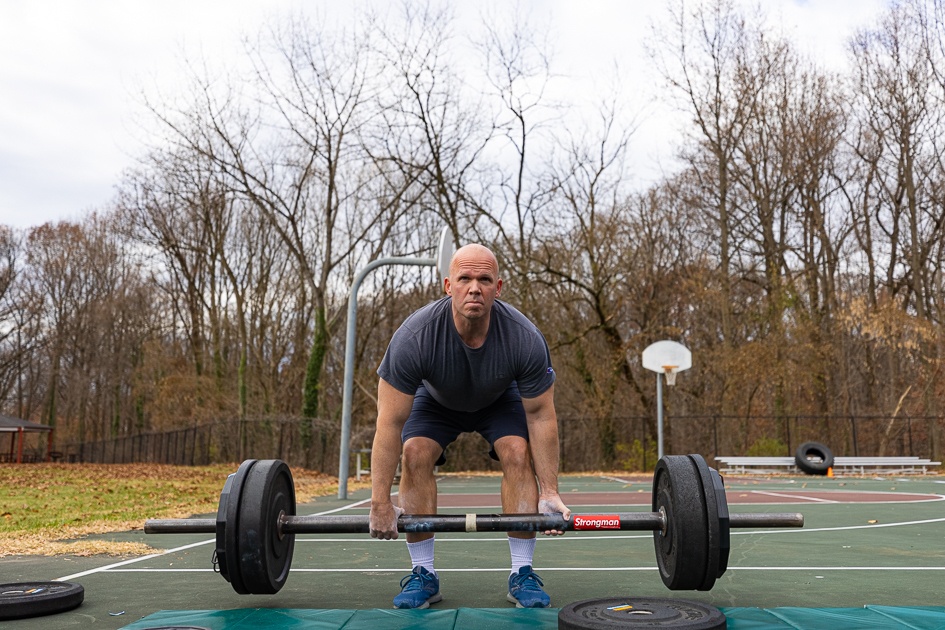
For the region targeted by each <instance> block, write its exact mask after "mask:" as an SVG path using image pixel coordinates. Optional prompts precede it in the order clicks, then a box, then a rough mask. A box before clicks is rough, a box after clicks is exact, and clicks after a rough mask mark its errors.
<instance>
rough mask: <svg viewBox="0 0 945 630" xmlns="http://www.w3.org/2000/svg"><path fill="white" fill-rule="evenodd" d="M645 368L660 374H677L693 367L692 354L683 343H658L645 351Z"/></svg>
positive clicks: (652, 344)
mask: <svg viewBox="0 0 945 630" xmlns="http://www.w3.org/2000/svg"><path fill="white" fill-rule="evenodd" d="M643 367H645V368H646V369H648V370H652V371H653V372H659V373H660V374H665V373H667V372H672V373H674V374H675V373H676V372H682V371H683V370H688V369H689V368H691V367H692V353H691V352H689V348H687V347H686V346H684V345H682V344H681V343H676V342H675V341H657V342H656V343H651V344H650V345H649V346H647V347H646V350H644V351H643Z"/></svg>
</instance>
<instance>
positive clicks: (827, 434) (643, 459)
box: [54, 415, 945, 474]
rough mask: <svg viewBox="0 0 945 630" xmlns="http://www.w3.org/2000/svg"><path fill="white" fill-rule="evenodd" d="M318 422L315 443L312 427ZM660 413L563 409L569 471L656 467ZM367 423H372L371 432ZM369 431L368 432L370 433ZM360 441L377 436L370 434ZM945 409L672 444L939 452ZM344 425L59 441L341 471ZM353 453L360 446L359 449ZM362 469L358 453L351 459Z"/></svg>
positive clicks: (694, 434)
mask: <svg viewBox="0 0 945 630" xmlns="http://www.w3.org/2000/svg"><path fill="white" fill-rule="evenodd" d="M307 422H308V423H309V425H310V427H311V429H310V431H309V435H310V437H309V439H308V440H307V442H308V444H307V446H306V440H305V439H303V427H304V426H305V424H306V423H307ZM655 425H656V422H655V419H654V418H651V417H648V416H615V417H611V418H606V419H604V420H601V419H596V418H590V417H585V416H562V417H561V418H559V426H560V436H559V437H560V442H561V470H562V472H580V471H593V470H628V471H650V470H652V469H653V467H654V466H655V464H656V435H655ZM362 433H364V432H362ZM366 435H367V434H365V436H366ZM365 436H362V438H363V439H361V441H360V443H357V444H352V445H351V452H352V454H354V453H356V452H357V451H358V450H363V449H365V448H367V447H369V446H370V443H369V439H370V436H366V437H365ZM943 436H945V419H943V418H941V417H937V416H909V417H900V418H889V417H878V416H877V417H863V416H860V417H844V416H777V417H775V416H752V417H748V416H721V415H716V416H677V417H667V418H666V428H665V433H664V445H665V452H666V453H670V454H673V453H675V454H682V453H701V454H702V455H703V456H705V457H706V458H707V459H708V460H709V461H710V462H711V461H712V459H713V458H714V457H716V456H732V455H786V456H793V455H794V451H795V449H797V447H798V446H799V445H800V444H802V443H804V442H810V441H813V442H820V443H822V444H825V445H826V446H828V447H829V448H830V449H831V451H833V453H834V455H839V456H876V455H886V456H896V455H912V456H918V457H927V458H930V459H933V460H935V459H939V458H940V457H941V454H942V450H943V449H942V446H943ZM339 439H340V427H339V426H336V423H329V422H324V421H306V420H302V419H299V418H283V419H275V420H244V421H238V420H234V421H227V422H217V423H213V424H205V425H200V426H194V427H191V428H186V429H175V430H172V431H164V432H154V433H143V434H139V435H134V436H127V437H120V438H115V439H111V440H100V441H95V442H84V443H73V444H61V445H56V446H55V447H54V448H55V450H56V451H58V452H60V453H61V459H62V460H63V461H66V462H75V463H84V462H88V463H106V464H109V463H140V462H151V463H159V464H177V465H186V466H199V465H206V464H212V463H221V462H239V461H242V460H243V459H246V458H256V459H282V460H284V461H286V462H287V463H288V464H289V465H291V466H302V467H305V468H311V469H315V470H320V471H323V472H327V473H330V474H334V473H335V472H336V471H337V470H338V450H339ZM487 453H488V447H487V445H486V443H485V441H484V440H482V438H480V437H479V436H478V435H470V434H466V435H463V436H461V437H460V439H459V440H457V441H456V442H455V443H454V444H452V445H451V446H450V447H449V449H448V450H447V453H446V456H447V463H446V465H444V466H442V467H441V470H444V471H448V472H457V471H464V470H470V471H484V470H494V471H498V470H499V465H498V463H497V462H495V461H493V460H491V459H490V458H489V456H488V454H487ZM352 458H353V455H352ZM351 466H352V467H351V470H352V471H353V470H354V467H353V466H354V462H353V461H352V462H351Z"/></svg>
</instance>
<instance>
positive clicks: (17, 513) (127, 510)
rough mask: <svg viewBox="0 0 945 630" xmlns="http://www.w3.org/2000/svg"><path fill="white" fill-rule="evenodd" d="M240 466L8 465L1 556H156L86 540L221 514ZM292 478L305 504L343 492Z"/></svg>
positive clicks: (330, 484) (303, 473)
mask: <svg viewBox="0 0 945 630" xmlns="http://www.w3.org/2000/svg"><path fill="white" fill-rule="evenodd" d="M236 468H237V465H235V464H225V465H224V464H221V465H215V466H199V467H191V466H165V465H160V464H4V465H2V466H0V557H2V556H7V555H24V554H30V555H61V554H71V555H93V554H99V553H107V554H112V555H139V554H140V555H143V554H148V553H154V552H155V551H156V550H155V549H153V548H151V547H149V546H147V545H145V544H140V543H109V542H107V541H101V540H87V539H83V537H85V536H88V535H90V534H103V533H108V532H120V531H132V530H140V529H142V528H143V527H144V521H145V520H147V519H149V518H186V517H188V516H193V515H195V514H208V513H213V512H216V510H217V505H218V502H219V498H220V491H221V490H222V489H223V483H224V482H225V481H226V476H227V475H228V474H230V473H231V472H234V471H235V470H236ZM292 476H293V478H294V480H295V490H296V499H297V501H298V502H300V503H301V502H305V501H309V500H311V499H312V498H314V497H316V496H326V495H329V494H332V493H335V492H337V490H338V481H337V478H336V477H331V476H328V475H324V474H322V473H318V472H314V471H307V470H302V469H293V470H292ZM363 485H364V484H363V483H362V484H361V486H363Z"/></svg>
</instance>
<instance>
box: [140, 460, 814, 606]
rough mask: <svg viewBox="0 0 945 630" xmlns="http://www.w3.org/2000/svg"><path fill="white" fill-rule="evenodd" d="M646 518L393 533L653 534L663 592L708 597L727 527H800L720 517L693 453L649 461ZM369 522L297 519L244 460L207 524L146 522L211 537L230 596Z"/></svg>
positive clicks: (774, 517)
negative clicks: (314, 538) (298, 549)
mask: <svg viewBox="0 0 945 630" xmlns="http://www.w3.org/2000/svg"><path fill="white" fill-rule="evenodd" d="M652 507H653V511H652V512H629V513H607V514H605V513H598V514H572V515H571V518H570V520H565V519H564V518H563V517H562V516H561V515H560V514H431V515H408V514H404V515H401V516H400V517H399V518H398V520H397V529H398V531H400V532H408V533H409V532H512V531H534V532H540V531H548V530H558V531H606V530H614V531H616V530H622V531H642V530H652V531H653V541H654V546H655V548H656V558H657V565H658V567H659V570H660V578H661V579H662V581H663V583H664V584H665V585H666V587H667V588H669V589H671V590H704V591H706V590H710V589H711V588H712V586H713V585H714V584H715V580H716V579H717V578H719V577H721V576H722V574H723V573H725V570H726V569H727V567H728V554H729V548H730V538H729V534H730V529H731V528H733V527H735V528H767V527H803V526H804V516H803V515H802V514H798V513H744V514H729V512H728V503H727V500H726V497H725V488H724V484H723V483H722V478H721V476H720V475H719V473H718V472H717V471H716V470H714V469H712V468H709V466H708V464H706V462H705V460H704V459H703V458H702V456H701V455H670V456H665V457H663V458H661V459H660V460H659V462H657V465H656V470H655V472H654V476H653V493H652ZM369 530H370V526H369V517H368V516H350V515H347V516H340V515H325V516H297V515H296V504H295V487H294V483H293V481H292V473H291V471H290V470H289V467H288V466H287V465H286V464H285V463H284V462H282V461H280V460H246V461H245V462H243V463H242V464H241V465H240V467H239V469H238V470H237V471H236V472H235V473H233V474H231V475H229V476H228V477H227V479H226V483H225V484H224V486H223V491H222V492H221V493H220V503H219V508H218V510H217V517H216V519H210V518H195V519H150V520H148V521H147V522H146V523H145V525H144V531H145V533H147V534H216V543H217V544H216V549H215V550H214V560H213V562H214V564H215V565H216V566H217V567H218V569H219V571H220V573H221V574H222V575H223V577H224V579H226V580H227V581H228V582H230V584H231V586H232V587H233V589H234V590H235V591H236V592H237V593H244V594H245V593H254V594H267V593H268V594H271V593H276V592H278V591H279V590H280V589H281V588H282V586H283V585H284V584H285V581H286V579H287V577H288V574H289V567H290V564H291V561H292V552H293V550H294V544H295V535H296V534H338V533H352V534H357V533H368V532H369Z"/></svg>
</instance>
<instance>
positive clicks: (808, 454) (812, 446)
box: [794, 442, 833, 475]
mask: <svg viewBox="0 0 945 630" xmlns="http://www.w3.org/2000/svg"><path fill="white" fill-rule="evenodd" d="M794 463H795V464H797V467H798V468H800V469H801V470H802V471H804V472H806V473H807V474H808V475H826V474H827V471H828V470H829V469H830V468H832V467H833V453H832V452H831V451H830V449H829V448H827V447H826V446H824V445H823V444H820V443H819V442H804V443H803V444H801V445H800V446H798V447H797V451H796V452H795V453H794Z"/></svg>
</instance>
